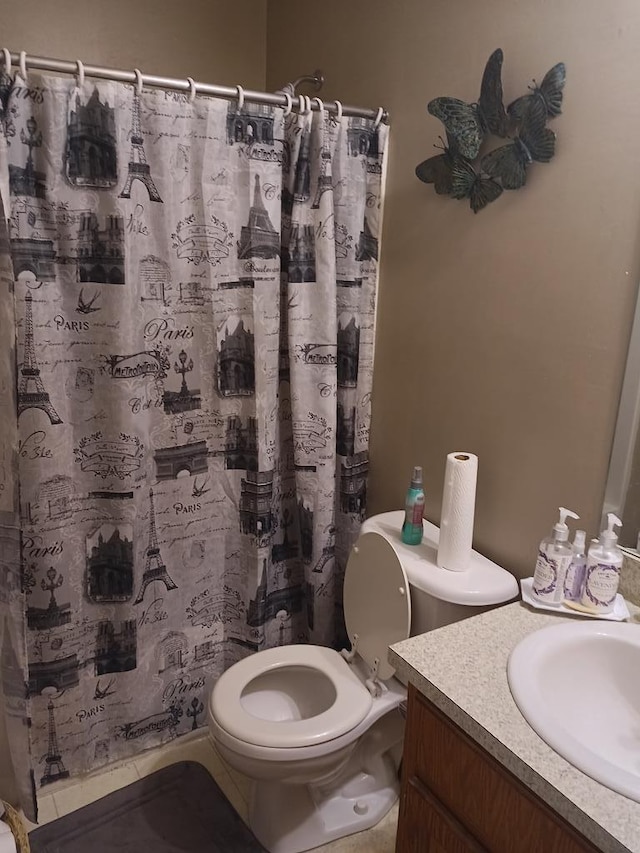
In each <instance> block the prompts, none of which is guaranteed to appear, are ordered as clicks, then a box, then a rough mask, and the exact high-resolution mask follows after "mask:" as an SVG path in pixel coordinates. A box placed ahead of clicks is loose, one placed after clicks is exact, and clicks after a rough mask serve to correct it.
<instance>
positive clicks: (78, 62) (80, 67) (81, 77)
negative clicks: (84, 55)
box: [76, 59, 84, 89]
mask: <svg viewBox="0 0 640 853" xmlns="http://www.w3.org/2000/svg"><path fill="white" fill-rule="evenodd" d="M76 68H77V69H78V77H77V83H78V88H79V89H82V87H83V86H84V63H83V62H82V60H81V59H76Z"/></svg>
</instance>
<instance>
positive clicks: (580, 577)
mask: <svg viewBox="0 0 640 853" xmlns="http://www.w3.org/2000/svg"><path fill="white" fill-rule="evenodd" d="M586 541H587V534H586V531H584V530H576V533H575V536H574V537H573V545H572V546H571V550H572V551H573V557H572V559H571V565H570V566H569V568H568V570H567V576H566V578H565V581H564V600H565V604H566V603H568V602H572V601H580V599H581V598H582V591H583V589H584V576H585V572H586V569H587V555H586V554H585V543H586Z"/></svg>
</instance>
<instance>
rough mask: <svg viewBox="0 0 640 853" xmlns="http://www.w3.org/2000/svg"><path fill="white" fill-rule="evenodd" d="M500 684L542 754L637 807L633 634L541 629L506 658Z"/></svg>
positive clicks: (616, 629) (637, 641) (593, 628)
mask: <svg viewBox="0 0 640 853" xmlns="http://www.w3.org/2000/svg"><path fill="white" fill-rule="evenodd" d="M507 677H508V680H509V687H510V688H511V693H512V694H513V698H514V700H515V702H516V705H517V706H518V708H519V709H520V711H521V712H522V714H523V716H524V718H525V719H526V720H527V722H528V723H529V725H530V726H531V727H532V728H533V729H534V730H535V731H536V732H537V733H538V734H539V735H540V737H541V738H542V739H543V740H544V741H546V743H548V744H549V746H551V747H552V748H553V749H555V750H556V752H559V753H560V755H562V756H563V758H566V760H567V761H569V762H570V763H571V764H573V765H574V767H577V768H578V769H579V770H582V772H583V773H586V774H587V775H589V776H591V777H592V778H593V779H596V780H597V781H598V782H601V783H602V784H603V785H606V786H607V787H608V788H611V789H612V790H614V791H617V792H618V793H620V794H624V795H625V796H626V797H630V798H631V799H632V800H635V801H636V802H640V626H638V625H628V624H622V623H619V622H615V623H614V622H602V621H600V622H595V621H594V622H572V623H563V624H562V625H552V626H550V627H548V628H542V629H541V630H539V631H535V632H534V633H533V634H529V635H528V636H527V637H525V639H524V640H522V642H520V643H519V644H518V645H517V646H516V647H515V649H514V650H513V651H512V653H511V655H510V657H509V663H508V665H507Z"/></svg>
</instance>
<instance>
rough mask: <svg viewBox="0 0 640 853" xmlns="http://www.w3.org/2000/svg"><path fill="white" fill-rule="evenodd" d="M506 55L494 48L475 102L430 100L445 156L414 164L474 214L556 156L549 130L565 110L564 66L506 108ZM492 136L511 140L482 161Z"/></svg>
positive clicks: (419, 174)
mask: <svg viewBox="0 0 640 853" xmlns="http://www.w3.org/2000/svg"><path fill="white" fill-rule="evenodd" d="M503 60H504V56H503V52H502V50H501V49H500V48H498V49H497V50H494V52H493V53H492V54H491V56H490V57H489V59H488V61H487V64H486V66H485V69H484V73H483V75H482V83H481V86H480V97H479V98H478V101H477V102H476V103H470V104H468V103H466V102H465V101H462V100H460V99H458V98H452V97H440V98H434V99H433V100H431V101H429V103H428V105H427V110H428V111H429V113H431V115H433V116H435V117H436V118H438V119H440V121H441V122H442V123H443V125H444V127H445V131H446V137H447V142H446V144H445V143H444V142H442V144H441V146H438V147H440V148H441V150H442V153H440V154H437V155H435V156H433V157H429V158H428V159H427V160H423V161H422V163H419V164H418V165H417V166H416V170H415V171H416V176H417V177H418V178H419V179H420V180H421V181H423V182H424V183H426V184H433V186H434V189H435V191H436V193H438V194H439V195H448V196H451V197H452V198H457V199H469V206H470V207H471V209H472V210H473V212H474V213H478V211H480V210H482V209H483V208H484V207H486V206H487V205H488V204H489V203H490V202H492V201H495V200H496V199H497V198H498V197H499V196H500V195H501V193H502V191H503V190H514V189H519V188H520V187H522V186H524V185H525V183H526V179H527V170H528V168H529V166H530V165H531V164H532V163H533V162H538V163H548V162H549V161H550V160H551V158H552V157H553V156H554V153H555V141H556V136H555V133H553V131H552V130H550V129H549V128H548V127H547V126H546V122H547V120H548V119H549V118H554V117H555V116H557V115H559V114H560V113H561V112H562V98H563V89H564V84H565V80H566V68H565V65H564V63H563V62H559V63H557V65H554V66H553V68H551V69H550V70H549V71H548V72H547V73H546V74H545V76H544V78H543V79H542V82H541V83H540V85H538V84H537V83H536V82H535V80H534V85H533V87H530V89H531V91H530V93H529V94H526V95H523V96H522V97H520V98H516V99H515V100H514V101H512V102H511V103H510V104H509V105H508V107H507V108H506V109H505V107H504V103H503V92H502V63H503ZM489 136H498V137H501V138H503V139H504V138H506V137H509V138H510V141H509V142H508V143H507V144H505V145H502V146H500V147H498V148H495V149H494V150H492V151H490V152H489V153H487V154H485V155H484V156H483V157H481V158H480V159H479V163H478V164H476V162H474V161H477V159H478V158H479V155H480V150H481V148H482V145H483V143H484V142H485V140H486V139H487V138H488V137H489Z"/></svg>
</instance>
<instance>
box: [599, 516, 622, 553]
mask: <svg viewBox="0 0 640 853" xmlns="http://www.w3.org/2000/svg"><path fill="white" fill-rule="evenodd" d="M614 527H622V522H621V521H620V519H619V518H618V516H617V515H614V514H613V513H612V512H608V513H607V529H606V530H603V531H602V533H601V534H600V544H601V545H602V547H603V548H606V549H608V548H615V547H616V545H617V544H618V534H617V533H616V532H615V530H614V529H613V528H614Z"/></svg>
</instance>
